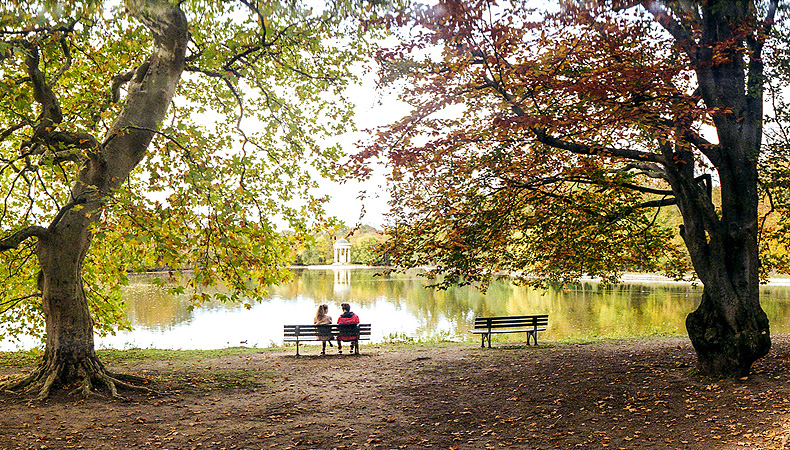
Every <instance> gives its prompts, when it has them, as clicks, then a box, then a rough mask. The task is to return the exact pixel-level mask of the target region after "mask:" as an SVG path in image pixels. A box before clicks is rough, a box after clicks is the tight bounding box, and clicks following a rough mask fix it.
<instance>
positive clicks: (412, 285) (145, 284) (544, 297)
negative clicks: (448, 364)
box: [0, 268, 790, 350]
mask: <svg viewBox="0 0 790 450" xmlns="http://www.w3.org/2000/svg"><path fill="white" fill-rule="evenodd" d="M376 273H377V271H376V270H374V269H342V268H335V269H324V270H311V269H297V270H295V271H294V279H293V282H291V283H288V284H285V285H282V286H275V287H272V288H271V289H270V295H269V297H268V298H267V299H266V300H265V301H263V302H262V303H257V304H253V305H252V309H250V310H248V309H246V308H244V306H243V305H226V304H209V305H205V306H204V307H202V308H197V309H194V310H190V309H189V307H188V305H189V302H188V301H187V297H186V296H175V295H169V294H168V293H167V291H166V290H165V289H162V288H159V287H157V286H155V285H153V284H151V282H150V281H151V278H150V277H146V276H138V277H135V278H133V279H132V282H131V283H130V285H129V286H128V288H127V291H126V294H125V300H126V301H127V303H128V310H127V315H128V317H129V319H130V320H131V322H132V325H133V326H134V330H133V331H131V332H121V333H118V334H117V335H116V336H107V337H102V338H97V346H98V347H100V348H118V349H123V348H131V347H142V348H175V349H178V348H180V349H212V348H223V347H227V346H238V345H246V346H250V347H253V346H257V347H266V346H269V345H272V344H280V343H281V342H282V329H283V325H284V324H297V323H312V318H313V315H314V314H315V310H316V308H317V307H318V305H320V304H321V303H327V304H328V305H329V309H330V315H332V316H333V317H334V318H335V319H336V318H337V316H338V315H339V314H340V303H342V302H348V303H351V305H352V310H353V311H354V312H356V313H357V314H358V315H359V316H360V318H361V319H362V321H363V322H370V323H371V324H373V335H372V341H373V342H381V341H384V340H391V339H403V338H406V339H415V340H417V339H425V338H430V337H436V336H441V337H445V338H448V339H461V338H464V337H467V336H468V335H469V334H468V333H467V330H468V329H469V328H470V327H471V324H472V322H473V321H474V318H475V317H476V316H489V315H518V314H537V313H547V314H549V326H548V330H547V331H546V332H545V333H542V334H541V335H540V339H543V340H553V339H561V338H572V337H580V338H581V337H592V336H609V337H628V336H643V335H650V334H656V333H662V334H667V333H669V334H685V333H686V330H685V326H684V320H685V317H686V315H687V314H688V313H689V312H691V311H693V310H694V309H695V308H696V306H697V304H698V303H699V297H700V294H701V292H702V288H701V287H699V286H697V287H695V286H692V285H691V284H679V283H658V282H654V283H650V282H629V283H623V284H620V285H616V286H610V287H606V286H603V285H601V284H599V283H593V282H583V283H579V284H576V285H569V286H565V287H560V288H557V289H549V290H535V289H532V288H528V287H519V286H513V285H511V284H509V283H507V282H495V283H492V284H491V287H490V288H489V289H488V292H487V293H486V294H485V295H483V294H481V293H480V292H478V291H476V290H474V289H472V288H469V287H463V288H452V289H449V290H447V291H436V290H432V289H426V288H425V286H426V284H428V281H427V280H426V279H425V278H422V277H420V276H418V274H417V273H416V272H415V273H407V274H391V275H388V276H374V275H375V274H376ZM761 302H762V305H763V309H765V311H766V313H767V314H768V317H769V319H770V321H771V331H772V333H788V332H790V285H786V286H785V285H779V286H774V285H771V286H764V287H763V288H762V290H761ZM507 336H509V337H511V338H512V340H513V341H519V340H523V338H522V337H520V336H518V335H507ZM32 345H34V344H30V343H26V344H25V345H23V347H25V346H28V347H30V346H32ZM13 348H15V347H12V348H11V349H13ZM0 349H4V350H7V349H9V348H2V345H0Z"/></svg>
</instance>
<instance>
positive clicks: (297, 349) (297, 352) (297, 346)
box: [296, 339, 299, 356]
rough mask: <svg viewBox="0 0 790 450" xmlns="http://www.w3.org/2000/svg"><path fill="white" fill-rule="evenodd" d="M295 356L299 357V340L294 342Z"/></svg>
mask: <svg viewBox="0 0 790 450" xmlns="http://www.w3.org/2000/svg"><path fill="white" fill-rule="evenodd" d="M296 356H299V339H297V340H296Z"/></svg>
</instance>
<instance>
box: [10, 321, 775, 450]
mask: <svg viewBox="0 0 790 450" xmlns="http://www.w3.org/2000/svg"><path fill="white" fill-rule="evenodd" d="M362 353H363V354H362V355H360V356H350V355H335V354H333V355H327V356H324V357H322V356H319V355H318V351H317V350H316V349H315V347H310V348H309V351H308V354H307V355H306V356H302V357H299V358H296V357H295V356H294V355H293V352H292V351H288V352H271V351H260V352H251V353H248V354H242V355H231V356H223V357H218V358H211V359H202V360H183V359H182V360H179V359H167V358H162V359H157V360H146V361H132V362H117V361H116V362H110V363H109V364H108V365H109V366H110V368H111V369H112V370H114V371H120V372H127V373H134V374H138V375H146V376H148V377H150V378H151V379H152V380H153V383H152V387H153V388H154V389H157V390H159V391H161V392H163V394H162V395H159V396H155V395H147V394H141V393H124V394H127V395H129V398H128V400H127V401H118V400H101V399H87V400H86V399H76V398H73V397H69V396H68V394H67V392H68V391H67V390H65V389H64V390H59V391H58V392H56V393H55V395H54V396H53V397H52V398H50V399H49V400H46V401H44V402H42V403H28V402H27V401H26V400H25V399H20V398H17V397H13V396H11V395H7V394H3V395H0V411H2V414H0V448H2V449H6V448H7V449H17V448H19V449H28V448H33V449H46V448H49V449H66V448H84V449H125V448H142V449H146V448H151V449H155V448H165V449H268V448H275V449H362V448H384V449H420V448H435V449H487V448H490V449H500V448H519V449H573V448H580V449H600V448H615V449H616V448H624V449H676V448H677V449H693V450H703V449H704V450H708V449H785V448H790V445H789V444H788V442H787V440H788V437H790V421H789V420H790V370H788V369H789V368H790V358H789V354H790V339H789V338H788V337H787V336H777V337H775V338H774V347H773V350H772V352H771V354H770V355H769V356H768V357H766V358H764V359H763V360H761V361H760V362H758V363H757V364H756V365H755V367H754V374H753V375H752V376H751V377H750V378H749V379H748V380H735V381H732V380H709V379H703V378H701V377H699V376H696V375H694V374H693V370H692V369H693V365H694V354H693V350H692V349H691V348H690V345H689V343H688V340H687V339H685V338H659V339H636V340H620V341H610V342H597V343H592V344H557V343H548V344H542V345H541V346H539V347H537V348H535V347H526V346H522V345H513V346H507V345H502V346H499V347H498V348H494V349H480V348H479V347H476V346H474V345H472V344H467V345H439V346H426V347H421V346H408V347H391V346H384V347H376V346H372V345H363V346H362ZM21 369H24V368H21ZM21 369H20V368H19V367H2V368H0V377H2V376H4V375H7V374H11V373H19V372H20V370H21ZM28 369H29V368H28Z"/></svg>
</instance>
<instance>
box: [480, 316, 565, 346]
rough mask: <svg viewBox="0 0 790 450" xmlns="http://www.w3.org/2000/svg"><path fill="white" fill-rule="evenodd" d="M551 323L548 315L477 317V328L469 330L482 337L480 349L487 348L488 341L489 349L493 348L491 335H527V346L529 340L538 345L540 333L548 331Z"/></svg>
mask: <svg viewBox="0 0 790 450" xmlns="http://www.w3.org/2000/svg"><path fill="white" fill-rule="evenodd" d="M548 323H549V315H548V314H535V315H531V316H499V317H476V318H475V327H474V329H473V330H469V332H470V333H472V334H479V335H480V336H481V337H482V342H481V343H480V347H482V348H485V346H486V345H485V344H486V339H488V348H491V335H492V334H494V333H527V345H529V338H530V336H532V340H533V341H535V345H538V331H546V328H545V327H546V325H548Z"/></svg>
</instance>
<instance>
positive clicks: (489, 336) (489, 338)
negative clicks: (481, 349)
mask: <svg viewBox="0 0 790 450" xmlns="http://www.w3.org/2000/svg"><path fill="white" fill-rule="evenodd" d="M488 348H491V333H488Z"/></svg>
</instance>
